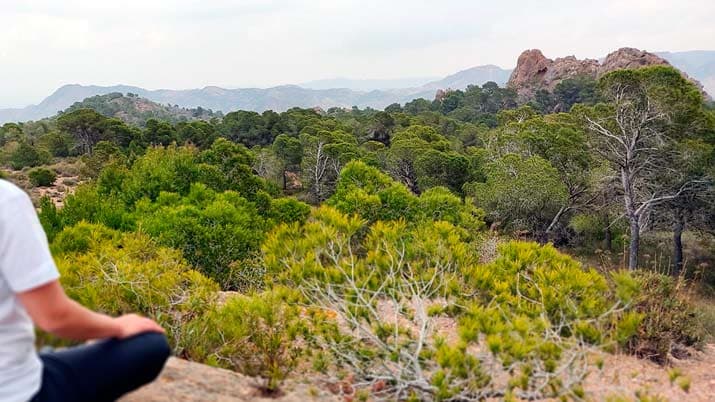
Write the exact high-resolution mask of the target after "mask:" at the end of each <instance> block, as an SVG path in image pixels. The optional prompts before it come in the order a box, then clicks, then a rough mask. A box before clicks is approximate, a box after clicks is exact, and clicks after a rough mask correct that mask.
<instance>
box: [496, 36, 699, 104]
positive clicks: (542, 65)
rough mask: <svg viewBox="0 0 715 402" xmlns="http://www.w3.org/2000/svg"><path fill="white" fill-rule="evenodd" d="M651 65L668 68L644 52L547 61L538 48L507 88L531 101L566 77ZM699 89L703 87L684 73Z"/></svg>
mask: <svg viewBox="0 0 715 402" xmlns="http://www.w3.org/2000/svg"><path fill="white" fill-rule="evenodd" d="M654 65H666V66H669V65H671V64H670V63H668V61H667V60H665V59H664V58H662V57H660V56H658V55H655V54H653V53H649V52H646V51H643V50H638V49H634V48H630V47H624V48H621V49H618V50H616V51H615V52H612V53H610V54H609V55H608V56H606V58H605V59H603V61H601V62H599V61H598V60H595V59H584V60H579V59H577V58H576V57H574V56H567V57H560V58H557V59H554V60H552V59H549V58H547V57H546V56H544V54H543V53H541V50H539V49H530V50H525V51H524V52H523V53H522V54H521V55H520V56H519V59H518V60H517V63H516V68H515V69H514V71H513V72H512V73H511V76H510V77H509V81H508V82H507V86H508V87H509V88H513V89H514V90H516V92H517V94H518V95H519V99H520V100H521V101H528V100H531V99H533V97H534V94H535V93H536V92H537V91H539V90H541V89H545V90H547V91H549V92H552V91H553V90H554V88H555V87H556V85H557V84H558V83H559V82H561V81H563V80H565V79H568V78H574V77H579V76H585V77H591V78H594V79H596V78H598V77H600V76H602V75H603V74H606V73H608V72H611V71H614V70H620V69H629V68H631V69H632V68H640V67H645V66H654ZM683 75H685V76H686V77H687V78H688V79H690V80H691V81H693V82H694V83H695V84H696V85H697V86H698V87H699V88H700V89H701V90H702V88H703V87H702V85H700V83H699V82H697V81H695V80H693V79H691V78H690V77H688V76H687V74H685V73H683Z"/></svg>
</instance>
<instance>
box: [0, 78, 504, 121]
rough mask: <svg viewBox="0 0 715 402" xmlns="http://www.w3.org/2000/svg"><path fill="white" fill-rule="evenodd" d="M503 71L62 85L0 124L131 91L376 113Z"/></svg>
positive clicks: (195, 100)
mask: <svg viewBox="0 0 715 402" xmlns="http://www.w3.org/2000/svg"><path fill="white" fill-rule="evenodd" d="M508 77H509V70H504V69H502V68H499V67H497V66H479V67H474V68H470V69H468V70H464V71H460V72H458V73H456V74H452V75H450V76H448V77H445V78H443V79H441V80H434V79H433V78H429V77H422V78H419V77H418V78H405V79H394V80H356V79H349V78H336V79H328V80H319V81H311V82H307V83H304V84H302V85H301V86H297V85H282V86H277V87H273V88H239V89H225V88H220V87H205V88H201V89H187V90H171V89H159V90H147V89H144V88H139V87H134V86H128V85H115V86H106V87H102V86H96V85H90V86H83V85H77V84H73V85H65V86H63V87H61V88H59V89H58V90H57V91H55V92H54V93H53V94H52V95H50V96H49V97H47V98H46V99H45V100H43V101H42V102H41V103H40V104H38V105H32V106H28V107H25V108H22V109H0V124H1V123H4V122H8V121H27V120H38V119H41V118H44V117H49V116H53V115H55V114H56V113H57V112H58V111H60V110H64V109H66V108H68V107H70V106H72V105H73V104H74V103H75V102H81V101H82V100H84V99H86V98H89V97H92V96H97V95H106V94H110V93H114V92H120V93H134V94H137V95H139V96H141V97H143V98H146V99H149V100H151V101H153V102H157V103H161V104H170V105H177V106H179V107H183V108H196V107H199V106H201V107H203V108H205V109H212V110H214V111H222V112H230V111H233V110H238V109H243V110H253V111H257V112H262V111H264V110H268V109H271V110H275V111H283V110H287V109H290V108H291V107H315V106H318V107H321V108H324V109H327V108H330V107H334V106H337V107H352V106H358V107H361V108H364V107H367V106H369V107H373V108H378V109H382V108H384V107H385V106H387V105H389V104H391V103H395V102H397V103H406V102H409V101H411V100H413V99H415V98H426V99H430V100H431V99H433V98H434V95H435V92H436V90H437V89H446V88H452V89H464V88H466V87H467V85H470V84H479V85H481V84H483V83H485V82H487V81H495V82H497V83H498V84H500V85H503V84H504V83H505V82H506V80H507V79H508Z"/></svg>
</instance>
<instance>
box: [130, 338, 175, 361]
mask: <svg viewBox="0 0 715 402" xmlns="http://www.w3.org/2000/svg"><path fill="white" fill-rule="evenodd" d="M138 337H140V340H141V343H142V346H143V348H142V349H144V351H145V353H146V354H147V355H150V356H151V357H152V359H155V360H156V361H160V362H161V364H162V365H163V363H164V362H165V361H166V359H168V358H169V356H170V355H171V347H169V341H168V340H167V339H166V335H164V334H160V333H158V332H147V333H144V334H141V335H138Z"/></svg>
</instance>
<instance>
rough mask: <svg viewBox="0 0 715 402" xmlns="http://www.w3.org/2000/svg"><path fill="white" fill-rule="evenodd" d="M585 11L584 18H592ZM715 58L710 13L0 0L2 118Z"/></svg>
mask: <svg viewBox="0 0 715 402" xmlns="http://www.w3.org/2000/svg"><path fill="white" fill-rule="evenodd" d="M586 3H588V5H586ZM623 46H632V47H638V48H641V49H646V50H650V51H661V50H669V51H683V50H695V49H699V50H715V0H599V1H587V0H568V1H559V0H554V1H549V0H539V1H527V0H522V1H510V0H491V1H482V0H439V1H436V0H431V1H422V0H354V1H353V0H345V1H341V0H329V1H319V0H312V1H308V0H292V1H288V0H285V1H281V0H275V1H270V0H265V1H259V0H243V1H239V0H236V1H229V0H112V1H105V0H61V1H60V0H34V1H33V0H2V1H0V107H17V106H25V105H27V104H30V103H37V102H39V101H41V100H42V99H43V98H44V97H45V96H47V95H49V94H50V93H51V92H52V91H54V90H55V89H57V88H58V87H59V86H61V85H64V84H69V83H79V84H97V85H113V84H128V85H137V86H141V87H145V88H149V89H157V88H172V89H183V88H196V87H204V86H206V85H219V86H225V87H242V86H259V87H265V86H273V85H279V84H286V83H299V82H304V81H309V80H314V79H322V78H334V77H350V78H400V77H414V76H419V77H422V76H443V75H447V74H451V73H454V72H456V71H458V70H461V69H465V68H469V67H473V66H476V65H481V64H497V65H499V66H502V67H508V68H511V67H513V66H514V65H515V64H516V58H517V56H518V55H519V53H520V52H521V51H522V50H524V49H528V48H540V49H542V51H543V52H544V54H545V55H546V56H547V57H552V58H554V57H559V56H566V55H571V54H573V55H576V56H577V57H579V58H583V57H592V58H598V57H602V56H604V55H605V54H606V53H608V52H609V51H611V50H614V49H616V48H619V47H623Z"/></svg>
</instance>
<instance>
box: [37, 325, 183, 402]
mask: <svg viewBox="0 0 715 402" xmlns="http://www.w3.org/2000/svg"><path fill="white" fill-rule="evenodd" d="M170 352H171V350H170V349H169V344H168V343H167V342H166V337H165V336H164V335H162V334H158V333H145V334H140V335H137V336H134V337H131V338H127V339H122V340H117V339H109V340H105V341H101V342H97V343H94V344H91V345H85V346H78V347H75V348H69V349H65V350H61V351H57V352H52V353H43V354H40V359H42V363H43V365H44V369H43V372H42V387H41V388H40V391H39V392H38V393H37V394H36V395H35V397H34V398H33V399H32V401H31V402H65V401H66V402H69V401H76V402H85V401H87V402H89V401H93V402H105V401H114V400H116V399H118V398H119V397H121V396H122V395H124V394H126V393H128V392H131V391H133V390H135V389H137V388H139V387H141V386H142V385H144V384H147V383H150V382H151V381H153V380H154V379H156V377H157V376H158V375H159V372H161V369H162V368H163V367H164V363H166V359H168V358H169V354H170Z"/></svg>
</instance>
